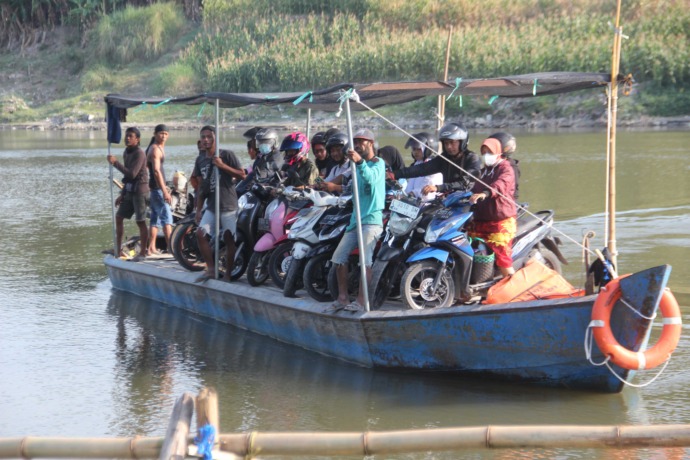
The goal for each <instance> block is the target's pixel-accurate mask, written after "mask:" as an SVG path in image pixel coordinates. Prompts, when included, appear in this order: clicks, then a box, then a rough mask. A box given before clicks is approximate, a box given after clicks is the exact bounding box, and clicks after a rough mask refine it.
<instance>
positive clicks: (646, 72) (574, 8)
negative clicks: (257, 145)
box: [0, 0, 690, 121]
mask: <svg viewBox="0 0 690 460" xmlns="http://www.w3.org/2000/svg"><path fill="white" fill-rule="evenodd" d="M149 3H150V1H148V0H138V1H126V0H69V1H68V0H42V1H37V0H33V1H31V2H25V1H21V0H6V1H4V2H2V4H1V5H0V19H3V20H4V22H5V24H8V25H9V26H8V27H7V28H6V30H4V31H3V32H0V45H2V46H3V47H4V49H7V50H16V49H20V50H21V51H22V54H24V53H25V50H27V49H31V48H32V47H33V48H32V50H33V52H34V53H35V54H36V55H37V56H43V57H45V56H49V57H50V56H52V57H53V58H54V57H55V56H61V57H62V62H63V65H62V67H65V66H66V68H67V69H66V70H69V74H71V75H73V74H77V75H78V78H79V84H78V85H74V81H72V85H65V84H63V85H62V86H63V87H62V88H57V89H56V91H55V95H56V97H65V98H67V97H76V96H77V95H78V94H81V93H87V94H91V95H92V96H91V98H92V99H96V100H97V99H98V97H99V96H100V97H102V95H103V94H104V93H107V92H129V93H132V94H147V95H153V94H158V95H173V94H175V95H178V94H191V93H195V92H203V91H228V92H251V91H288V90H289V91H302V90H305V91H306V90H310V89H316V88H322V87H326V86H329V85H332V84H335V83H339V82H343V81H353V82H354V81H356V82H366V81H382V80H420V79H438V78H439V77H440V76H441V75H442V68H443V57H444V54H445V47H446V40H447V35H448V28H449V27H450V26H453V46H452V50H451V55H450V76H451V78H455V77H462V78H476V77H492V76H500V75H511V74H519V73H529V72H540V71H554V70H566V71H599V72H606V71H608V70H609V69H610V66H611V62H610V61H611V45H612V42H613V32H612V30H611V27H610V25H609V23H610V22H613V21H614V14H615V2H613V1H611V2H601V1H599V0H580V1H578V2H573V1H572V0H529V1H528V0H483V1H481V2H478V1H476V0H454V1H450V0H389V1H386V2H381V1H379V0H338V1H330V0H203V8H201V6H202V2H201V0H175V1H173V0H170V1H168V2H163V1H160V2H157V3H153V4H152V5H149V6H144V5H148V4H149ZM28 4H30V5H28ZM686 6H687V5H686V3H685V1H683V0H666V1H664V0H631V1H626V2H625V5H624V11H623V12H622V13H623V14H622V18H621V22H622V24H623V27H624V28H623V32H624V34H625V35H628V36H630V39H627V40H624V43H623V53H622V62H621V72H622V73H624V74H628V73H631V74H633V76H634V77H635V79H636V81H637V82H638V83H640V84H641V85H638V86H637V87H636V89H637V90H636V92H635V99H634V100H635V104H629V103H626V104H623V107H624V110H623V113H622V115H623V116H625V115H626V113H627V114H628V115H644V114H646V115H657V116H671V115H679V114H686V113H688V110H689V109H688V107H690V90H689V89H690V45H689V44H690V10H688V9H687V8H686ZM200 12H201V13H200ZM60 25H63V26H65V25H67V26H69V25H71V26H72V27H73V28H74V30H73V32H72V33H71V35H69V36H68V37H67V38H66V39H65V40H64V41H63V43H62V48H61V49H60V50H59V51H57V52H56V50H55V49H54V48H51V47H50V46H48V45H44V44H42V43H41V41H40V39H37V38H35V37H37V36H39V37H40V36H41V35H40V34H38V35H37V33H36V31H40V30H53V29H54V28H55V27H57V26H60ZM80 30H81V31H84V30H86V33H85V34H83V33H82V35H83V36H85V37H87V38H86V39H85V40H84V42H83V43H81V42H80V41H79V40H76V39H75V38H74V37H75V36H79V34H80V32H79V31H80ZM31 31H33V32H34V33H33V34H31V33H29V32H31ZM43 36H45V34H43ZM30 37H34V38H30ZM37 42H39V43H37ZM36 45H39V46H36ZM42 53H43V54H42ZM25 61H26V57H25V56H23V57H18V58H16V60H13V58H3V55H2V54H0V73H1V72H3V67H4V66H5V64H7V65H10V66H11V65H13V64H16V65H18V66H20V67H24V66H25ZM28 61H29V62H33V63H34V64H33V65H34V69H36V68H39V67H40V66H41V62H43V61H45V62H51V61H52V62H54V59H43V58H36V59H34V60H31V59H29V60H28ZM29 65H31V64H29ZM46 65H47V64H46ZM34 72H35V70H34ZM45 75H47V76H51V75H53V74H52V73H51V72H50V71H49V70H46V71H45ZM44 80H45V79H44ZM58 80H59V79H58ZM639 88H644V91H639ZM16 97H19V98H20V99H23V100H24V101H26V103H27V105H28V107H30V110H29V109H27V110H15V111H13V112H12V114H10V115H8V114H7V111H2V113H0V120H3V119H4V120H13V121H17V120H18V119H19V115H18V113H20V112H23V113H25V114H26V115H27V116H28V115H29V113H31V114H32V115H35V114H36V113H43V112H44V110H43V109H42V108H41V107H42V104H41V102H40V101H38V102H37V101H35V100H30V98H29V97H27V96H25V95H23V94H17V95H16ZM601 99H602V95H601V94H595V95H590V96H588V97H585V98H583V99H582V100H577V101H576V103H575V105H572V106H570V107H568V106H565V105H564V104H563V103H562V102H563V101H562V99H561V98H556V97H552V98H539V99H535V100H529V101H526V100H525V101H519V102H513V101H502V100H501V101H498V102H497V103H495V104H493V105H492V106H489V105H488V104H487V101H486V100H483V99H477V98H475V99H471V98H465V99H464V101H463V106H462V107H460V106H459V104H458V103H457V102H455V101H451V102H449V105H448V108H447V111H448V114H449V115H450V116H454V115H457V114H460V113H462V114H464V115H468V116H483V115H486V114H489V113H491V114H493V115H499V116H500V115H501V114H502V112H507V111H520V112H521V113H525V114H526V115H529V114H534V113H539V114H546V115H547V116H578V115H583V114H587V116H592V117H596V116H599V115H600V113H601ZM0 104H2V101H0ZM434 104H435V101H431V100H429V101H422V102H420V103H417V104H413V105H412V106H411V108H410V109H409V110H420V111H422V112H424V113H425V116H426V114H427V113H429V112H430V111H431V110H432V106H433V105H434ZM626 111H627V112H626Z"/></svg>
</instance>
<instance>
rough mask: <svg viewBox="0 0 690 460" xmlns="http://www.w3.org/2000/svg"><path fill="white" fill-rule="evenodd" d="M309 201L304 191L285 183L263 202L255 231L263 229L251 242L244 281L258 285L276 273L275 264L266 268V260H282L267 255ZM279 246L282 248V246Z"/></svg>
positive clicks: (281, 239) (279, 282)
mask: <svg viewBox="0 0 690 460" xmlns="http://www.w3.org/2000/svg"><path fill="white" fill-rule="evenodd" d="M310 204H311V201H310V200H309V199H308V198H306V197H305V194H304V192H302V191H298V190H294V189H293V188H292V187H287V188H286V189H283V190H279V191H278V196H277V197H276V198H275V199H273V201H271V202H270V203H269V204H268V206H266V211H265V212H264V217H262V218H260V219H259V222H258V228H259V231H261V232H264V233H263V235H262V236H261V238H259V239H258V241H257V242H256V244H255V245H254V252H253V253H252V255H251V257H250V258H249V265H248V267H247V281H248V282H249V284H250V285H252V286H259V285H261V284H263V283H265V282H266V280H267V279H268V277H269V276H271V273H273V274H274V277H275V274H276V273H279V270H278V269H277V268H274V269H273V270H270V269H269V262H270V261H273V263H275V264H277V265H282V260H281V259H280V258H272V257H271V256H272V254H273V252H274V250H275V249H276V248H278V247H279V246H280V245H281V244H283V243H285V242H287V235H288V230H289V228H290V227H291V226H292V224H293V223H294V222H295V220H296V219H297V214H298V213H299V211H300V210H301V209H302V208H304V207H306V206H309V205H310ZM290 247H292V245H290ZM281 250H282V251H284V248H283V249H281ZM274 282H275V279H274ZM276 284H278V285H280V284H282V279H278V282H276ZM280 287H281V288H282V285H280Z"/></svg>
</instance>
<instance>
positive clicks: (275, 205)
mask: <svg viewBox="0 0 690 460" xmlns="http://www.w3.org/2000/svg"><path fill="white" fill-rule="evenodd" d="M278 206H280V200H278V199H275V200H273V201H271V202H270V203H269V204H268V206H266V212H265V213H264V217H265V218H266V219H270V218H271V216H272V215H273V212H274V211H275V210H276V209H278Z"/></svg>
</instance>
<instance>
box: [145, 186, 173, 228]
mask: <svg viewBox="0 0 690 460" xmlns="http://www.w3.org/2000/svg"><path fill="white" fill-rule="evenodd" d="M149 201H150V203H149V206H150V207H151V227H158V228H162V227H164V226H165V225H172V211H171V210H170V205H169V204H168V203H166V202H165V199H164V198H163V190H151V198H150V200H149Z"/></svg>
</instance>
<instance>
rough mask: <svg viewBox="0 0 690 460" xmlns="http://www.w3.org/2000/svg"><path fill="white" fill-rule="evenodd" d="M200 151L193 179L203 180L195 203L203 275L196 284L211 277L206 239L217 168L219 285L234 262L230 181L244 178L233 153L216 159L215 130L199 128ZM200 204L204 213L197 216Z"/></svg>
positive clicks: (232, 186)
mask: <svg viewBox="0 0 690 460" xmlns="http://www.w3.org/2000/svg"><path fill="white" fill-rule="evenodd" d="M200 134H201V148H202V149H203V150H204V151H205V152H206V156H205V157H202V156H201V155H200V156H199V158H197V164H196V165H195V166H194V171H195V172H197V171H198V173H197V174H193V175H194V176H200V177H202V178H203V182H202V184H201V186H200V190H199V192H200V193H199V194H198V195H197V199H196V221H197V223H198V224H199V228H198V229H197V234H196V237H197V243H198V245H199V251H200V252H201V256H202V257H203V258H204V261H205V262H206V272H205V273H204V274H203V275H201V276H200V277H199V279H198V281H199V282H202V281H206V280H207V279H210V278H214V277H215V271H216V269H215V258H214V257H213V251H212V250H211V245H210V243H209V237H213V235H214V233H215V232H214V229H215V222H216V213H215V209H216V206H215V203H216V180H215V177H216V175H215V174H213V172H212V169H213V168H212V167H216V168H218V172H219V174H218V176H219V182H220V185H219V192H220V193H219V197H220V199H219V203H220V232H221V235H223V241H224V242H225V250H226V257H225V275H224V277H223V281H230V274H231V272H232V267H233V262H234V260H235V232H236V229H237V214H236V211H237V192H236V191H235V181H234V179H238V180H242V179H244V178H245V177H246V173H245V172H244V169H242V165H240V162H239V160H238V159H237V157H236V156H235V154H234V153H233V152H231V151H230V150H220V151H219V152H218V155H216V130H215V128H214V127H213V126H204V127H203V128H201V133H200ZM204 200H206V210H205V211H204V212H203V217H202V216H201V211H202V208H203V204H204Z"/></svg>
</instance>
